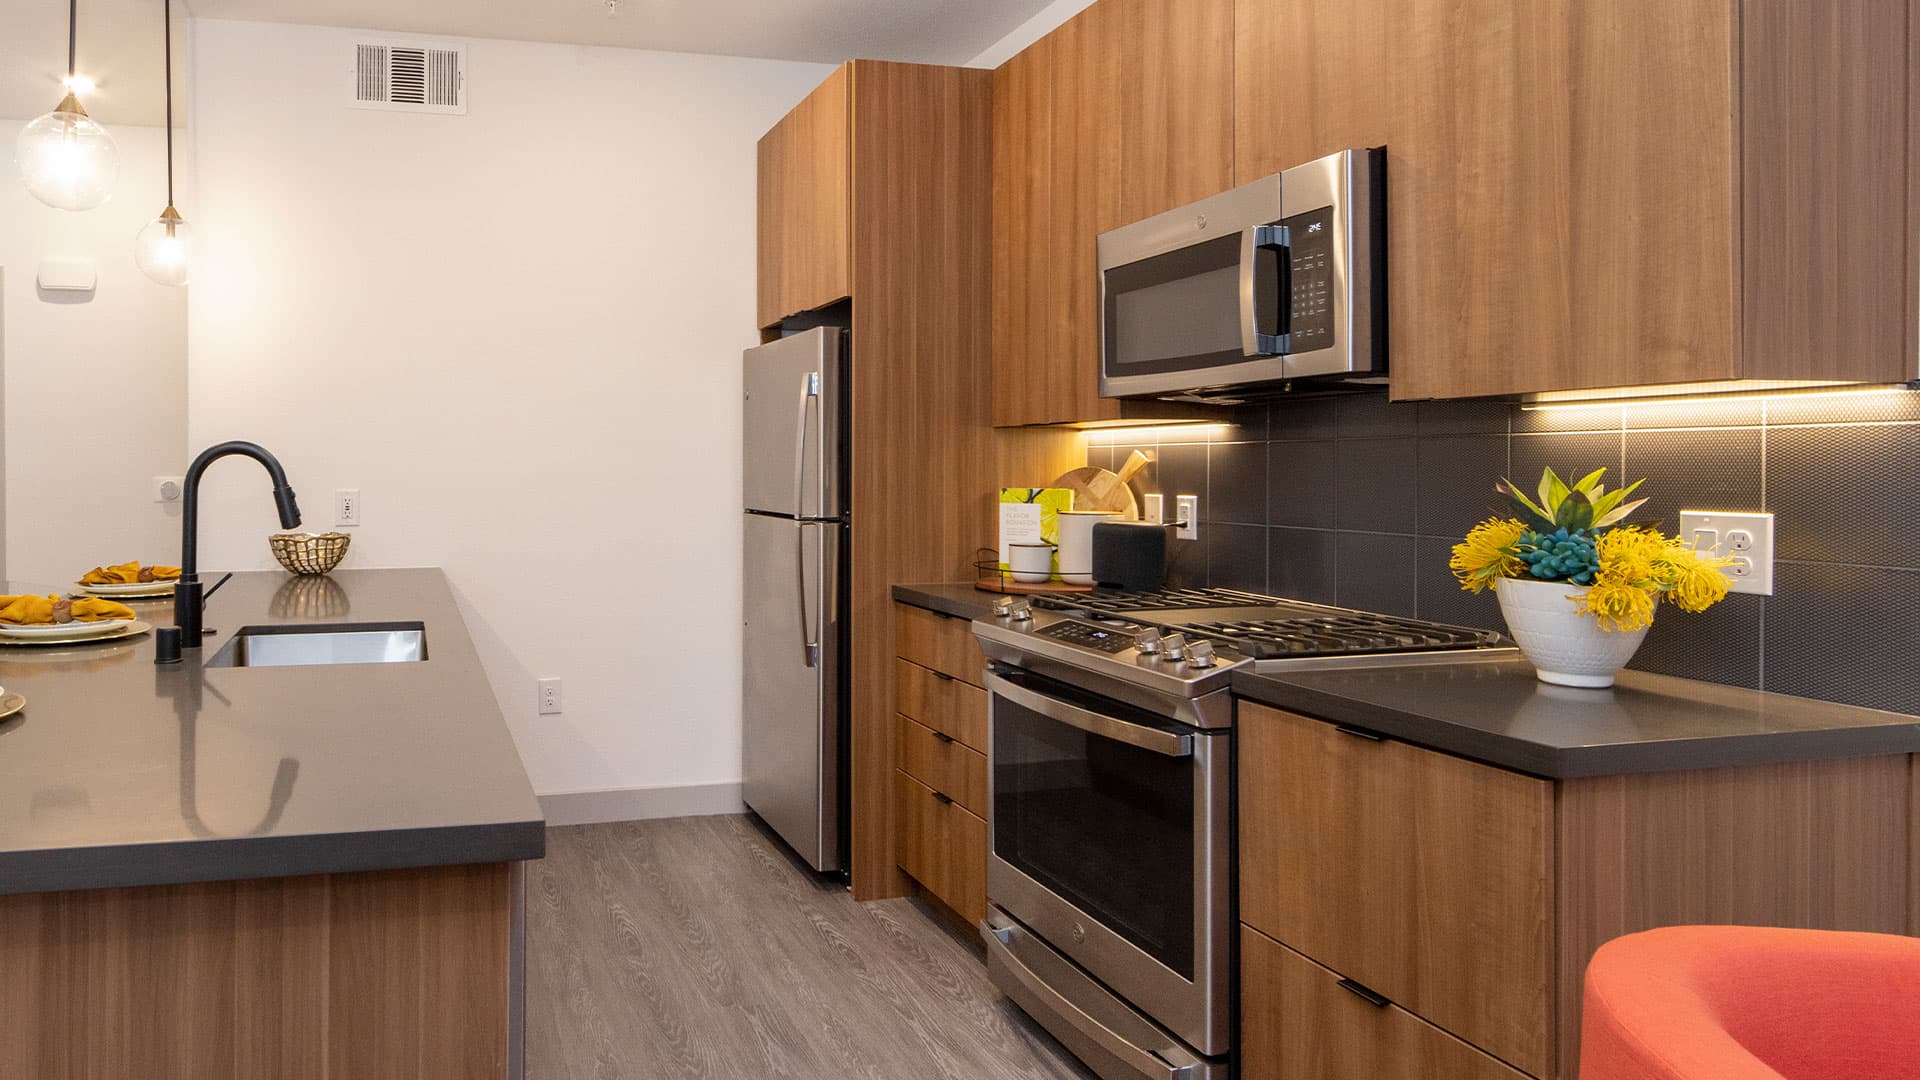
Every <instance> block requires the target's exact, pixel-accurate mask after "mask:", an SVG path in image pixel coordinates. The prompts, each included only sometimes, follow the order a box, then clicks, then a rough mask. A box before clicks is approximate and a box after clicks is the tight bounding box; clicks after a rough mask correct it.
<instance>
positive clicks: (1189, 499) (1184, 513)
mask: <svg viewBox="0 0 1920 1080" xmlns="http://www.w3.org/2000/svg"><path fill="white" fill-rule="evenodd" d="M1173 505H1174V514H1175V517H1174V520H1175V521H1178V522H1179V523H1180V528H1179V530H1178V531H1177V532H1175V533H1174V535H1175V536H1177V537H1179V538H1180V539H1182V540H1198V539H1200V496H1198V495H1175V496H1174V497H1173Z"/></svg>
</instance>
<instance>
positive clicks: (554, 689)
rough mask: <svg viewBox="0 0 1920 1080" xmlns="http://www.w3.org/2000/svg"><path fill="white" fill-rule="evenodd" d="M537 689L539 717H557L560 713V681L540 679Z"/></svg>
mask: <svg viewBox="0 0 1920 1080" xmlns="http://www.w3.org/2000/svg"><path fill="white" fill-rule="evenodd" d="M539 687H540V715H541V716H556V715H558V714H559V712H560V680H559V679H541V680H540V683H539Z"/></svg>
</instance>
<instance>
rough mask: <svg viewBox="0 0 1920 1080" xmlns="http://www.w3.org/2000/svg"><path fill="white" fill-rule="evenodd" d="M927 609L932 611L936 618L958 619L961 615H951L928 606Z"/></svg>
mask: <svg viewBox="0 0 1920 1080" xmlns="http://www.w3.org/2000/svg"><path fill="white" fill-rule="evenodd" d="M927 611H929V612H931V613H932V615H933V617H934V618H936V619H957V618H959V617H960V616H958V615H949V614H947V613H946V612H944V611H934V610H933V609H932V608H928V609H927Z"/></svg>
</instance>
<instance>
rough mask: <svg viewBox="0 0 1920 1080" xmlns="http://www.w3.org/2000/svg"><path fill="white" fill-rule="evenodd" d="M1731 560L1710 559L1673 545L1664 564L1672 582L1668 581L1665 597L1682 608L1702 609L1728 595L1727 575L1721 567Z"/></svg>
mask: <svg viewBox="0 0 1920 1080" xmlns="http://www.w3.org/2000/svg"><path fill="white" fill-rule="evenodd" d="M1730 561H1731V560H1729V559H1723V558H1709V557H1706V556H1703V555H1701V554H1699V553H1698V552H1696V551H1694V550H1693V549H1692V548H1689V547H1686V546H1684V545H1683V544H1676V545H1675V546H1674V549H1673V552H1672V553H1671V554H1670V555H1669V556H1668V557H1667V562H1666V566H1667V568H1668V569H1669V571H1670V573H1671V576H1672V581H1671V582H1670V583H1668V584H1667V599H1668V600H1670V601H1672V602H1673V604H1674V606H1675V607H1678V608H1679V609H1680V610H1681V611H1693V612H1700V611H1705V610H1707V609H1708V608H1710V607H1712V606H1713V605H1715V604H1717V603H1719V602H1720V601H1722V600H1724V599H1726V596H1727V575H1725V574H1723V573H1721V572H1720V568H1721V567H1722V566H1725V565H1726V564H1727V563H1728V562H1730Z"/></svg>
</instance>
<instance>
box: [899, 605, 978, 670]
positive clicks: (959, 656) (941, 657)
mask: <svg viewBox="0 0 1920 1080" xmlns="http://www.w3.org/2000/svg"><path fill="white" fill-rule="evenodd" d="M893 610H894V620H893V622H894V628H895V629H894V632H895V634H896V636H897V637H898V639H899V640H898V645H899V647H898V648H896V649H895V650H894V651H895V652H896V653H898V654H899V655H901V656H904V657H906V658H907V659H908V660H911V661H913V662H914V663H916V664H919V665H920V666H921V667H923V668H931V669H932V670H934V671H938V672H940V673H941V674H943V675H951V676H953V677H954V678H956V679H959V680H960V681H962V682H965V683H968V684H969V685H972V686H984V685H986V675H985V672H986V667H987V655H986V654H985V653H983V652H981V651H980V643H979V642H978V641H975V640H974V637H973V624H972V623H971V622H968V621H967V620H966V619H962V618H958V617H955V616H951V615H941V614H939V613H937V612H932V611H928V610H927V609H926V608H918V607H914V606H913V605H911V604H895V605H894V606H893Z"/></svg>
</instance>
